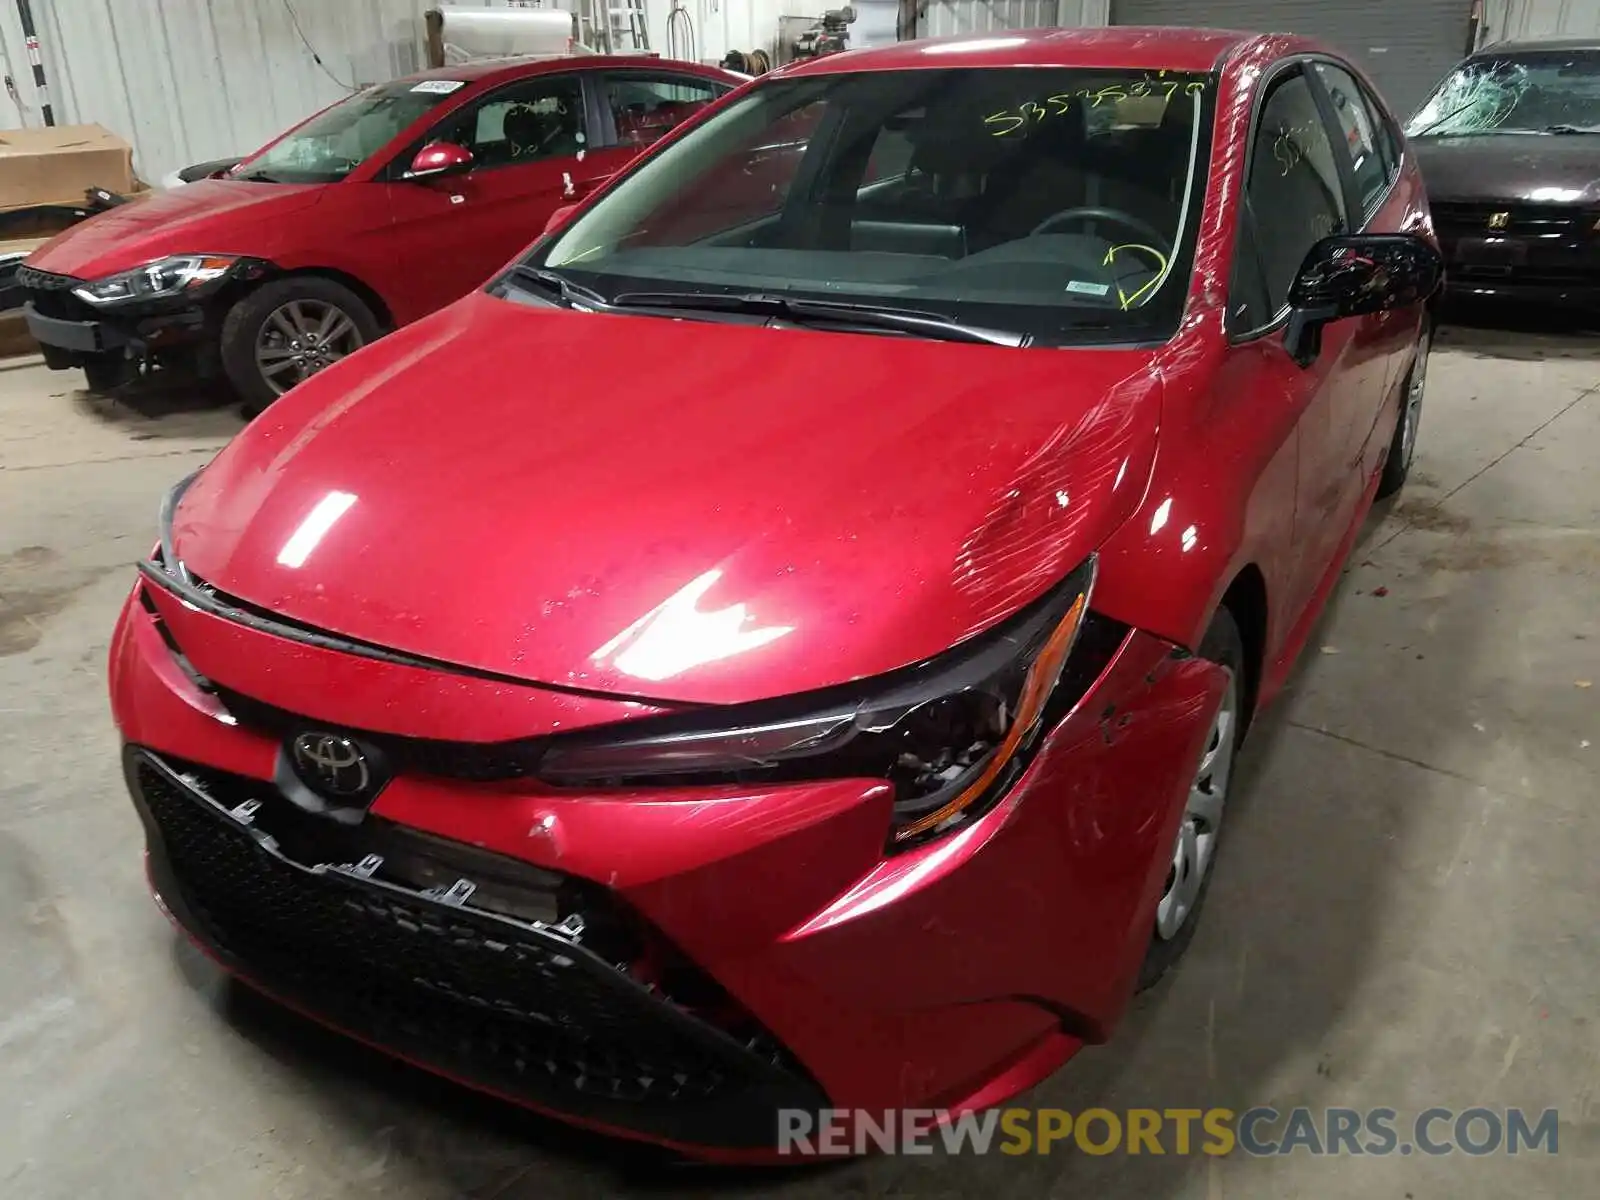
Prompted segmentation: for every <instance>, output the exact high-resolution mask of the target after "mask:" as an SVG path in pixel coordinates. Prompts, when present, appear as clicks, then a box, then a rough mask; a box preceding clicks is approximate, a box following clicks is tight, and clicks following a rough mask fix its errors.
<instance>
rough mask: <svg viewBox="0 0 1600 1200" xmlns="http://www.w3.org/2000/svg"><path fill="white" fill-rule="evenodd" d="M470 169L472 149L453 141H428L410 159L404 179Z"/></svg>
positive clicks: (425, 177) (457, 173)
mask: <svg viewBox="0 0 1600 1200" xmlns="http://www.w3.org/2000/svg"><path fill="white" fill-rule="evenodd" d="M470 170H472V151H471V150H468V149H467V148H466V147H465V146H458V145H456V144H455V143H454V142H429V143H428V144H427V145H426V146H424V147H423V148H422V149H421V150H418V151H417V156H416V157H415V158H413V159H412V160H411V166H410V167H409V168H408V169H407V171H406V173H405V176H404V178H406V179H434V178H437V177H438V176H440V175H460V174H461V173H462V172H464V171H470Z"/></svg>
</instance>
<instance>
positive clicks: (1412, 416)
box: [1400, 324, 1433, 470]
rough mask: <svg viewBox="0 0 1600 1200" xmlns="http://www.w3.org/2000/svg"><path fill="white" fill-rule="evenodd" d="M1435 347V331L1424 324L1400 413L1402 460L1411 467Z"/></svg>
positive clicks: (1405, 466)
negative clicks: (1429, 362)
mask: <svg viewBox="0 0 1600 1200" xmlns="http://www.w3.org/2000/svg"><path fill="white" fill-rule="evenodd" d="M1432 349H1433V331H1432V330H1431V329H1430V328H1429V327H1428V326H1427V324H1424V325H1423V327H1422V336H1421V337H1420V338H1418V339H1417V357H1416V359H1415V360H1414V361H1413V362H1412V365H1411V382H1410V383H1409V384H1408V385H1407V387H1406V399H1405V405H1406V407H1405V411H1404V412H1403V413H1401V414H1400V421H1401V425H1400V462H1401V465H1402V467H1403V468H1405V469H1408V470H1409V469H1410V467H1411V459H1412V456H1413V455H1415V454H1416V452H1417V428H1418V427H1419V426H1420V425H1421V424H1422V394H1423V392H1424V391H1426V390H1427V386H1428V353H1429V351H1430V350H1432Z"/></svg>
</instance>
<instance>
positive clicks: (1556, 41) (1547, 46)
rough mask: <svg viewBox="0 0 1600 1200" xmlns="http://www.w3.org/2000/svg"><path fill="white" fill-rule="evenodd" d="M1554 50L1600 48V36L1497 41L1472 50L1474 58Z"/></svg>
mask: <svg viewBox="0 0 1600 1200" xmlns="http://www.w3.org/2000/svg"><path fill="white" fill-rule="evenodd" d="M1551 50H1554V51H1556V52H1558V53H1559V52H1560V51H1562V50H1600V38H1596V37H1572V38H1534V39H1531V40H1529V41H1526V42H1496V43H1495V44H1494V45H1492V46H1484V47H1482V48H1481V49H1479V50H1474V51H1473V52H1472V57H1473V58H1500V57H1503V56H1505V55H1507V54H1539V53H1542V52H1546V51H1551Z"/></svg>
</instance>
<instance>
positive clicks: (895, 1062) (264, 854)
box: [111, 584, 1225, 1160]
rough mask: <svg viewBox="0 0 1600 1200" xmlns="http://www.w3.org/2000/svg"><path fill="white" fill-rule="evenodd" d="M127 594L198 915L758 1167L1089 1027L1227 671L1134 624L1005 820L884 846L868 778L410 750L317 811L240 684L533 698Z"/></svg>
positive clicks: (538, 700)
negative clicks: (476, 764) (747, 784)
mask: <svg viewBox="0 0 1600 1200" xmlns="http://www.w3.org/2000/svg"><path fill="white" fill-rule="evenodd" d="M145 587H146V585H144V584H140V585H139V587H138V588H136V590H135V594H134V596H133V597H131V598H130V602H129V604H128V605H127V607H126V608H125V610H124V612H123V616H122V619H121V621H120V623H119V626H118V630H117V633H116V636H115V638H114V640H113V647H112V661H111V667H112V670H111V685H112V698H113V708H114V712H115V715H116V719H117V723H118V725H119V728H120V729H121V731H122V734H123V737H124V739H125V741H126V743H127V744H128V745H129V747H130V749H129V750H128V751H127V770H128V779H129V786H130V789H131V790H132V792H133V795H134V802H135V804H136V806H137V807H138V808H139V810H140V814H141V817H142V818H143V820H144V822H145V828H146V833H147V839H148V845H149V861H150V873H151V877H152V882H153V886H154V888H155V890H156V892H157V893H158V895H159V896H160V898H161V900H162V902H163V904H164V905H165V906H166V907H167V909H168V910H169V912H170V913H171V914H172V916H173V917H174V919H175V920H176V921H177V922H178V923H179V924H180V925H181V926H182V927H183V928H184V929H185V930H186V931H187V932H188V933H189V935H190V936H191V937H192V938H194V939H195V940H196V941H197V942H199V943H200V944H201V945H202V946H203V947H204V948H205V949H207V950H208V952H210V953H211V954H212V955H213V956H214V957H216V958H217V959H218V960H219V961H220V962H222V964H223V965H224V966H226V967H227V968H228V969H230V970H232V971H235V972H237V973H238V974H240V975H241V976H242V977H243V978H245V979H246V980H247V981H248V982H251V983H252V984H254V985H255V986H256V987H258V988H260V989H261V990H263V991H265V992H267V993H268V994H271V995H273V996H275V997H277V998H279V999H281V1000H282V1001H284V1002H285V1003H287V1004H288V1005H290V1006H291V1007H294V1008H297V1009H299V1010H300V1011H302V1012H304V1013H306V1014H308V1015H310V1016H312V1017H314V1018H315V1019H317V1020H320V1021H322V1022H324V1023H326V1024H329V1025H331V1026H333V1027H334V1028H336V1029H339V1030H341V1031H343V1032H346V1033H348V1034H350V1035H352V1036H354V1037H356V1038H358V1039H360V1040H363V1041H366V1042H368V1043H369V1044H372V1045H375V1046H378V1047H379V1048H381V1049H384V1050H386V1051H388V1052H390V1053H393V1054H395V1055H397V1056H399V1057H401V1058H404V1059H407V1060H409V1061H412V1062H416V1063H418V1064H420V1065H422V1066H424V1067H426V1068H428V1069H431V1070H434V1071H436V1072H439V1073H441V1074H444V1075H447V1076H450V1077H452V1078H456V1079H458V1080H460V1081H462V1082H465V1083H467V1084H469V1085H470V1086H473V1087H477V1088H480V1089H482V1090H485V1091H488V1092H491V1093H494V1094H497V1095H500V1096H503V1097H506V1098H508V1099H511V1100H513V1101H515V1102H517V1103H521V1104H525V1105H527V1106H529V1107H531V1108H534V1109H537V1110H539V1111H543V1112H547V1113H552V1114H554V1115H557V1116H560V1117H561V1118H563V1119H565V1120H569V1121H573V1122H575V1123H578V1124H583V1125H587V1126H591V1127H594V1128H597V1129H600V1130H602V1131H605V1132H609V1133H613V1134H619V1135H623V1136H628V1137H632V1138H637V1139H641V1140H646V1141H650V1142H655V1143H658V1144H663V1145H667V1146H670V1147H673V1148H676V1149H679V1150H682V1151H685V1152H689V1153H692V1154H695V1155H697V1156H700V1157H707V1158H716V1159H733V1160H738V1159H742V1158H748V1157H757V1158H759V1157H770V1156H771V1155H772V1153H773V1150H774V1147H775V1145H776V1138H777V1133H778V1125H777V1123H776V1116H775V1110H777V1109H780V1108H809V1109H815V1108H818V1107H824V1106H828V1107H841V1108H863V1109H872V1110H882V1109H886V1108H944V1109H949V1110H952V1111H961V1110H964V1109H967V1108H973V1107H983V1106H988V1105H992V1104H996V1103H999V1102H1001V1101H1003V1100H1004V1099H1006V1098H1007V1097H1009V1096H1011V1095H1014V1094H1015V1093H1016V1092H1018V1091H1020V1090H1022V1089H1024V1088H1026V1087H1029V1086H1031V1085H1032V1084H1034V1083H1036V1082H1037V1081H1038V1080H1040V1079H1042V1078H1043V1077H1045V1076H1046V1075H1048V1074H1050V1073H1051V1072H1052V1071H1054V1070H1055V1069H1056V1068H1057V1067H1059V1066H1060V1065H1061V1064H1062V1063H1063V1062H1064V1061H1066V1059H1067V1058H1069V1057H1070V1056H1071V1055H1072V1054H1073V1053H1075V1052H1076V1050H1077V1049H1078V1048H1079V1047H1080V1046H1082V1045H1083V1044H1084V1043H1085V1042H1089V1041H1099V1040H1102V1039H1104V1038H1105V1037H1106V1036H1108V1034H1109V1033H1110V1031H1111V1029H1112V1028H1113V1027H1114V1026H1115V1024H1116V1022H1117V1020H1118V1018H1119V1016H1120V1014H1121V1012H1122V1010H1123V1008H1124V1007H1125V1005H1126V1003H1127V1000H1128V998H1129V996H1130V995H1131V993H1132V990H1133V985H1134V980H1135V978H1136V974H1137V970H1138V966H1139V963H1140V962H1141V960H1142V958H1143V955H1144V952H1145V949H1146V947H1147V945H1148V943H1149V939H1150V936H1151V929H1152V925H1153V913H1154V909H1155V904H1156V900H1157V898H1158V896H1159V893H1160V889H1161V885H1162V883H1163V882H1164V878H1165V873H1166V870H1167V865H1168V862H1169V860H1170V853H1171V846H1172V841H1173V838H1174V836H1175V833H1176V829H1177V823H1178V821H1179V818H1180V816H1181V812H1182V808H1183V802H1184V797H1185V795H1186V792H1187V787H1188V782H1189V776H1190V774H1191V773H1192V768H1193V764H1194V762H1195V761H1196V759H1197V756H1198V755H1199V753H1200V750H1201V747H1202V742H1203V740H1204V738H1205V736H1206V734H1207V733H1208V731H1209V727H1210V721H1211V717H1212V715H1213V713H1214V711H1215V709H1216V707H1217V704H1218V703H1219V701H1220V698H1221V695H1222V691H1223V687H1224V680H1225V673H1224V672H1223V671H1222V670H1221V669H1220V668H1218V667H1216V666H1215V665H1214V664H1211V663H1208V662H1205V661H1203V660H1199V659H1195V658H1192V657H1189V656H1186V655H1184V654H1182V653H1181V652H1178V651H1176V650H1175V648H1174V647H1173V646H1171V645H1170V644H1169V643H1166V642H1163V641H1161V640H1159V639H1157V638H1154V637H1150V636H1148V635H1145V634H1142V633H1139V632H1137V631H1133V632H1130V633H1128V634H1127V636H1126V637H1125V638H1124V639H1123V641H1122V642H1121V644H1120V645H1119V646H1117V647H1116V648H1115V650H1114V652H1113V653H1111V654H1110V656H1109V658H1108V660H1107V662H1106V665H1105V667H1104V669H1103V670H1102V671H1101V673H1100V675H1099V677H1098V679H1097V681H1096V682H1095V683H1094V685H1093V686H1092V687H1091V688H1090V689H1089V691H1088V692H1087V693H1086V695H1085V696H1084V697H1083V699H1082V700H1081V701H1080V702H1079V703H1078V704H1077V705H1076V706H1075V707H1074V708H1073V710H1072V711H1071V712H1070V713H1069V714H1068V715H1067V716H1066V717H1065V718H1064V719H1063V720H1062V721H1061V722H1060V723H1059V724H1058V725H1057V726H1056V727H1055V728H1054V729H1053V730H1052V731H1051V732H1050V733H1049V734H1048V736H1047V737H1046V739H1045V742H1044V745H1043V746H1042V747H1041V749H1040V752H1039V754H1038V755H1037V756H1036V758H1035V759H1034V760H1033V762H1032V763H1031V764H1030V765H1029V767H1028V769H1027V771H1026V773H1025V774H1024V775H1023V776H1022V778H1021V779H1020V780H1018V782H1017V783H1016V784H1015V786H1014V787H1013V788H1012V789H1011V791H1010V792H1008V793H1007V794H1006V796H1005V797H1004V798H1003V800H1002V801H1001V802H1000V803H999V804H998V805H997V806H996V807H995V808H993V809H992V810H990V811H988V812H986V813H985V814H984V815H983V816H982V817H980V818H978V819H977V820H975V821H974V822H973V823H972V824H970V825H968V826H966V827H964V828H962V829H961V830H960V831H959V832H956V833H953V834H951V835H949V836H947V837H944V838H941V839H937V840H934V841H930V842H928V843H927V844H925V845H921V846H918V847H916V848H915V849H913V850H911V851H907V852H904V853H897V854H892V855H886V854H885V852H884V845H885V834H886V831H887V828H888V823H889V820H890V807H891V803H890V796H889V795H888V794H887V791H886V789H885V787H884V785H883V784H882V782H881V781H871V780H868V781H862V780H836V781H827V782H821V783H817V782H813V783H799V784H786V785H775V786H767V787H764V788H746V789H744V790H742V791H741V790H739V789H738V788H737V787H734V786H731V785H725V786H719V787H715V788H713V787H682V788H673V789H662V790H659V791H650V792H638V791H636V792H623V793H603V792H599V793H594V794H583V795H573V794H571V793H555V792H552V791H551V790H549V789H546V788H542V787H541V786H539V785H538V784H536V783H531V782H530V783H527V784H526V785H524V784H523V783H521V782H517V781H504V780H502V781H499V782H494V783H473V782H470V781H468V780H464V779H461V778H445V777H442V776H441V775H440V774H429V773H424V772H423V771H420V770H419V771H402V772H401V773H399V774H398V775H396V776H395V777H394V778H393V779H392V780H391V781H390V782H389V783H388V784H387V786H386V787H385V788H384V789H383V791H382V792H381V793H379V795H378V797H377V799H376V800H375V802H374V803H373V804H372V806H371V808H370V810H369V811H368V813H367V816H366V818H365V819H364V820H363V821H362V822H360V824H358V825H356V826H353V827H351V829H349V830H345V831H344V832H342V833H339V832H335V831H334V830H332V828H331V826H329V824H328V823H327V822H325V821H322V820H321V819H319V818H315V817H312V818H307V820H309V821H310V822H311V824H310V826H309V828H311V829H312V830H313V831H314V832H313V833H311V834H306V833H305V831H304V829H303V828H302V829H299V831H298V832H297V831H296V829H295V828H291V826H294V825H295V824H296V822H298V824H299V825H300V826H304V825H305V821H304V820H300V818H298V817H296V815H295V814H294V813H292V812H290V811H289V810H288V808H286V807H285V803H284V800H283V797H282V796H281V794H280V793H279V790H278V789H277V788H276V787H275V786H274V784H273V783H272V780H273V779H274V777H275V771H276V764H277V763H278V762H279V760H280V756H281V754H282V753H283V745H284V737H283V732H282V730H281V729H276V728H269V727H268V726H267V725H266V724H265V723H262V722H258V721H257V720H256V719H255V717H256V713H255V712H254V711H253V710H252V709H250V708H248V707H239V708H237V709H236V710H230V709H229V708H228V707H227V706H226V705H225V703H224V700H225V698H226V696H228V695H233V694H237V695H243V696H254V697H256V698H257V699H259V700H260V701H261V706H262V710H263V711H265V709H266V707H267V706H272V705H278V706H282V705H284V704H285V703H286V702H288V701H290V700H291V698H292V700H293V704H294V706H295V711H297V712H299V713H301V714H302V717H303V720H304V722H305V723H307V724H312V725H315V726H316V727H319V728H323V727H331V728H347V729H351V728H358V727H359V726H358V724H357V721H358V719H359V714H360V713H361V712H362V711H363V710H362V708H361V703H362V697H371V696H373V695H387V696H400V695H403V696H405V697H406V698H407V701H406V704H405V706H404V707H403V708H401V709H395V710H394V711H396V713H397V716H396V718H395V720H396V722H397V723H398V724H400V725H407V724H412V725H414V726H415V727H414V728H407V729H402V730H397V732H398V733H400V734H401V735H402V736H411V737H422V738H424V739H426V740H427V743H428V744H429V745H430V746H434V747H437V746H438V745H440V744H441V743H444V744H446V745H448V744H450V739H452V738H457V737H465V735H466V734H467V732H468V730H469V729H473V730H479V731H480V736H481V729H482V725H481V714H482V713H483V712H484V711H485V709H484V707H483V706H484V705H490V704H492V705H493V706H494V707H495V708H498V709H500V710H502V711H504V710H505V709H506V707H507V705H508V704H509V705H513V706H516V705H524V706H532V707H528V708H527V711H528V712H529V713H530V714H531V713H533V712H534V711H535V710H536V709H537V706H538V705H539V704H542V703H545V699H544V698H543V696H542V694H540V693H539V692H538V690H537V689H529V690H528V694H527V695H524V696H518V697H511V698H508V697H507V695H506V687H505V685H504V684H503V683H500V682H495V681H488V680H482V681H479V680H472V679H469V678H467V677H463V676H448V675H445V674H444V673H435V672H425V671H421V670H418V669H416V668H414V667H410V666H404V665H400V664H391V663H383V662H378V661H374V660H372V659H360V658H356V657H354V656H351V655H345V654H341V653H339V652H338V651H336V650H333V649H328V648H322V647H316V646H309V645H293V646H290V645H288V644H286V643H285V642H283V641H282V640H280V639H274V638H272V637H271V636H270V635H267V634H263V633H259V632H256V631H253V630H250V629H248V628H245V627H243V626H240V625H237V624H234V623H231V622H228V621H226V620H224V619H223V618H220V617H217V616H214V615H212V614H209V613H205V612H201V611H197V610H191V609H189V608H186V607H185V606H183V605H182V604H180V603H178V602H177V601H175V600H173V599H172V598H171V597H170V596H168V595H167V594H165V593H164V592H160V590H159V589H151V590H152V592H153V593H154V594H153V595H151V596H148V597H147V596H145V595H144V594H143V592H144V590H145ZM180 645H181V646H182V648H183V649H182V655H181V657H180V656H178V655H177V653H176V649H175V648H176V646H180ZM291 666H292V669H291ZM207 681H217V682H218V683H219V684H220V683H222V682H224V681H225V688H223V689H219V690H216V691H208V690H207ZM480 693H481V694H480ZM430 696H431V697H432V700H431V701H430V699H429V697H430ZM550 703H552V704H566V703H570V699H569V698H568V699H563V698H555V697H551V698H550ZM597 703H602V704H603V703H608V702H605V701H599V702H597ZM422 714H427V717H426V720H427V722H428V724H427V725H426V727H424V726H423V721H424V717H423V715H422ZM458 714H459V715H458ZM566 715H570V710H569V711H568V713H567V714H566ZM530 723H534V722H532V720H531V718H530ZM453 726H454V727H455V728H454V729H453V728H452V727H453ZM439 770H441V771H443V770H444V768H443V767H441V768H439ZM352 830H353V832H352ZM341 837H342V838H345V839H346V840H345V841H338V840H337V839H338V838H341ZM397 838H398V839H400V840H402V841H406V842H408V844H409V845H410V847H411V849H410V851H409V853H410V855H411V865H410V866H405V865H404V864H405V862H406V861H407V852H406V851H400V852H397V851H396V850H395V849H394V848H393V846H394V842H395V839H397ZM385 840H386V844H383V845H380V844H379V843H380V842H384V841H385ZM418 846H421V847H424V848H425V851H426V852H425V853H419V852H417V850H416V848H417V847H418ZM374 856H376V857H377V858H378V859H379V860H380V861H379V862H377V863H374V862H373V861H372V859H373V857H374ZM422 859H426V860H429V861H432V862H433V863H434V866H433V867H432V868H431V869H430V870H423V869H422V868H421V867H419V866H418V865H416V862H417V860H422ZM385 863H387V864H388V866H387V867H386V866H385ZM397 864H398V865H397ZM541 896H542V897H543V899H541ZM541 905H544V906H545V907H540V906H541ZM573 917H576V918H577V920H576V921H575V922H574V921H573V920H572V918H573Z"/></svg>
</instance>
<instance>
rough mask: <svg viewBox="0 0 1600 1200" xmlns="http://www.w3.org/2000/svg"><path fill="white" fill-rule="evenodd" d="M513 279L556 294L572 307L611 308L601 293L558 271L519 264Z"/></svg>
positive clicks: (514, 269)
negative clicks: (575, 304)
mask: <svg viewBox="0 0 1600 1200" xmlns="http://www.w3.org/2000/svg"><path fill="white" fill-rule="evenodd" d="M511 275H512V277H513V278H516V279H519V280H521V281H522V282H524V283H533V284H537V285H539V286H540V287H542V288H544V289H545V291H547V292H554V293H555V294H556V295H557V296H558V297H560V298H561V299H562V300H564V301H566V303H567V305H568V306H569V307H570V306H571V305H572V304H573V303H578V304H581V305H584V306H585V307H590V308H609V307H610V305H608V304H607V303H606V301H605V298H604V297H602V296H601V295H600V293H599V292H595V291H591V290H590V289H589V288H586V287H584V286H583V285H582V284H578V283H573V282H572V280H570V279H568V278H567V277H566V276H565V275H562V274H560V273H559V272H557V271H549V270H546V269H545V268H543V267H530V266H529V265H528V264H527V263H517V264H515V265H514V266H513V267H512V268H511Z"/></svg>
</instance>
